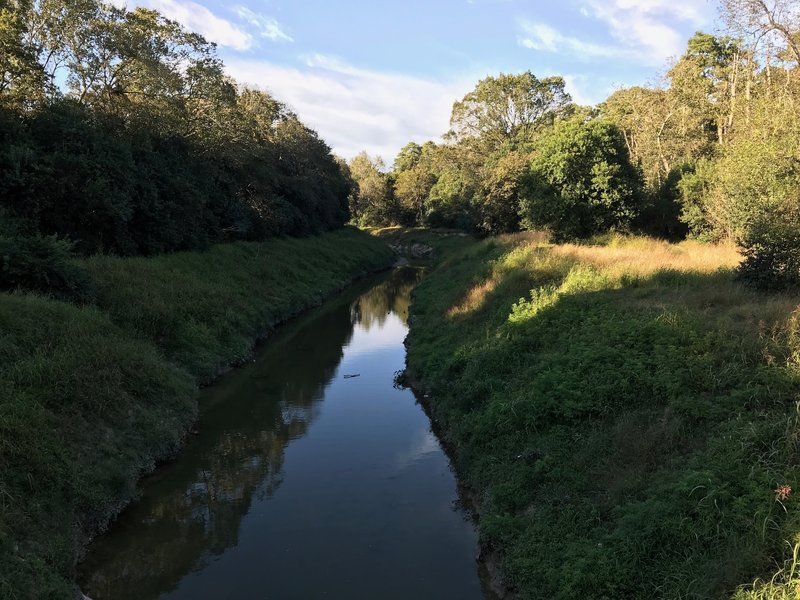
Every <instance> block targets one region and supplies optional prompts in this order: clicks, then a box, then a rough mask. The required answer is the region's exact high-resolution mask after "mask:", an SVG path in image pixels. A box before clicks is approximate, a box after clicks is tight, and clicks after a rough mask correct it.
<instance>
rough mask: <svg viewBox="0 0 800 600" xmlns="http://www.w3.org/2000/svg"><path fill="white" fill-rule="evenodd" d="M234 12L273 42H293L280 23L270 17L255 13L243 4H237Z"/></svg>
mask: <svg viewBox="0 0 800 600" xmlns="http://www.w3.org/2000/svg"><path fill="white" fill-rule="evenodd" d="M236 14H237V15H239V17H240V18H242V19H244V20H245V21H247V22H248V23H249V24H250V25H252V26H253V27H255V28H256V29H258V31H259V34H260V35H261V37H263V38H266V39H268V40H271V41H273V42H293V41H294V40H293V39H292V38H291V37H290V36H289V35H288V34H287V33H286V32H285V31H283V29H282V28H281V26H280V23H278V21H276V20H275V19H273V18H272V17H267V16H265V15H263V14H261V13H255V12H253V11H252V10H250V9H249V8H247V7H245V6H237V7H236Z"/></svg>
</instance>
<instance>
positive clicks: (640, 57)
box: [517, 0, 713, 66]
mask: <svg viewBox="0 0 800 600" xmlns="http://www.w3.org/2000/svg"><path fill="white" fill-rule="evenodd" d="M582 4H583V5H582V6H581V7H580V8H579V12H580V14H581V16H582V17H583V18H584V19H589V20H591V21H595V22H596V21H600V22H602V23H603V24H604V25H605V27H606V28H607V33H608V35H609V37H610V38H611V40H612V41H611V42H610V43H603V44H598V43H594V42H590V41H586V40H584V39H583V38H581V37H576V36H570V35H566V34H564V33H562V32H560V31H558V30H557V29H554V28H553V27H550V26H549V25H546V24H543V23H534V22H531V21H526V20H521V21H519V26H520V28H521V30H522V32H523V33H522V35H520V36H519V37H518V40H517V41H518V43H519V44H520V45H521V46H524V47H526V48H530V49H532V50H538V51H540V52H552V53H563V54H568V55H570V56H571V57H573V58H578V59H581V60H591V59H603V58H607V59H609V58H610V59H619V60H623V61H626V62H629V63H633V64H638V65H645V66H663V65H664V62H665V61H666V60H667V59H668V58H670V57H675V56H679V55H680V54H682V53H683V51H684V48H685V46H686V38H687V35H686V30H687V29H691V28H694V29H698V28H702V27H707V26H709V25H710V24H711V23H712V21H713V11H712V7H711V6H710V4H709V3H708V2H707V1H704V0H583V3H582ZM580 25H581V23H580V22H577V23H576V26H580ZM583 26H584V28H586V25H585V24H583ZM587 29H590V30H592V31H597V27H596V25H595V26H593V27H590V28H587Z"/></svg>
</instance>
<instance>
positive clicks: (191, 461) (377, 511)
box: [79, 267, 484, 600]
mask: <svg viewBox="0 0 800 600" xmlns="http://www.w3.org/2000/svg"><path fill="white" fill-rule="evenodd" d="M420 276H421V271H420V270H418V269H416V268H413V267H401V268H397V269H395V270H394V271H392V272H391V273H390V274H385V275H383V276H381V277H379V278H375V279H372V280H369V281H366V282H362V283H361V284H358V285H356V286H353V288H351V289H350V290H348V291H346V292H344V293H343V294H341V295H340V296H338V297H336V298H334V299H332V300H330V301H329V302H327V303H326V304H324V305H323V306H322V307H320V308H318V309H316V310H314V311H312V312H311V313H309V314H307V315H305V316H304V317H301V318H299V319H296V320H295V321H293V322H291V323H289V324H286V325H285V326H283V327H282V328H280V329H279V330H278V332H276V334H275V335H274V336H273V337H271V338H270V340H269V341H268V342H267V343H265V344H264V345H263V346H261V347H260V349H259V350H258V352H257V355H256V357H255V360H254V361H253V362H252V363H250V364H247V365H245V366H243V367H241V368H238V369H235V370H234V371H231V372H230V373H228V374H227V375H225V376H223V377H222V378H220V379H219V380H218V381H217V382H216V383H215V384H214V385H213V386H211V387H209V388H206V389H205V390H203V393H202V397H201V399H200V417H199V420H198V422H197V425H196V432H195V434H194V435H192V436H191V437H190V439H189V441H188V443H187V444H186V446H185V448H184V449H183V451H182V453H181V455H180V456H179V457H178V459H177V460H176V461H175V462H172V463H169V464H167V465H165V466H162V467H160V468H159V469H158V470H157V471H156V472H155V473H154V474H153V475H151V476H149V477H148V478H146V479H145V480H144V481H143V483H142V487H143V492H142V497H141V498H140V500H138V501H137V502H135V503H133V504H132V505H131V506H130V507H129V508H127V509H126V510H125V511H124V512H123V513H122V514H121V515H120V517H119V519H118V520H117V521H116V522H115V523H114V525H113V526H112V528H111V530H110V531H109V532H108V533H107V534H105V535H104V536H101V537H100V538H98V539H97V540H96V541H95V542H94V543H93V544H92V546H91V547H90V549H89V553H88V555H87V557H86V559H85V560H84V561H83V563H82V564H81V565H80V572H79V583H80V585H81V589H82V590H83V591H84V593H86V595H87V596H89V597H91V598H92V599H93V600H134V599H135V600H155V599H160V600H184V599H185V600H190V599H191V600H203V599H214V600H217V599H234V598H235V599H259V600H261V599H275V600H283V599H304V600H307V599H316V598H332V599H348V600H349V599H360V598H364V599H368V598H369V599H378V598H380V599H395V598H397V599H400V598H402V599H409V598H414V599H432V600H433V599H436V600H440V599H442V600H446V599H450V598H452V599H454V600H456V599H457V600H470V599H478V598H483V597H484V594H483V592H482V587H481V580H480V577H479V575H478V564H477V562H476V556H477V552H478V542H477V535H476V531H475V527H474V523H473V521H472V520H471V518H470V515H469V513H468V511H467V510H465V509H464V508H463V504H462V503H461V502H460V500H459V497H458V493H457V486H456V480H455V477H454V475H453V472H452V470H451V466H450V463H449V460H448V458H447V456H446V454H445V453H444V452H443V451H442V447H441V445H440V443H439V440H438V439H437V438H436V436H435V435H434V433H433V432H432V430H431V424H430V421H429V420H428V418H427V416H426V415H425V413H424V412H423V410H422V408H421V407H420V405H419V404H418V403H417V401H416V399H415V397H414V394H413V393H412V392H411V391H410V390H408V389H398V388H397V387H395V386H394V385H393V383H394V374H395V372H397V371H399V370H400V369H402V368H403V367H404V363H405V348H404V346H403V339H404V338H405V336H406V333H407V320H408V308H409V303H410V294H411V290H412V289H413V287H414V285H415V284H416V283H417V281H418V279H419V277H420Z"/></svg>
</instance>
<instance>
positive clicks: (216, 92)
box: [0, 0, 352, 255]
mask: <svg viewBox="0 0 800 600" xmlns="http://www.w3.org/2000/svg"><path fill="white" fill-rule="evenodd" d="M0 48H2V52H0V55H2V56H0V210H4V212H5V219H6V220H11V221H12V222H14V224H15V227H16V228H17V230H18V235H19V236H23V235H28V236H33V237H36V236H48V237H49V236H58V237H59V238H62V239H67V240H69V241H70V242H71V243H72V244H73V245H74V247H75V249H76V250H77V251H78V252H79V253H82V254H94V253H114V254H117V255H138V254H145V255H151V254H157V253H162V252H170V251H175V250H192V249H204V248H207V247H208V246H209V245H210V244H212V243H215V242H220V241H233V240H264V239H267V238H269V237H273V236H276V235H285V234H288V235H308V234H313V233H319V232H321V231H326V230H330V229H335V228H337V227H340V226H341V225H342V224H344V223H345V222H346V221H347V220H348V218H349V214H348V195H349V194H350V191H351V187H352V182H351V181H350V179H349V178H348V177H347V176H346V175H345V173H344V172H343V171H342V169H341V167H340V165H339V163H338V162H337V161H336V160H335V159H334V157H333V156H332V155H331V153H330V149H329V148H328V146H327V145H326V144H325V143H324V142H322V141H321V140H320V139H319V138H318V137H317V135H316V133H315V132H314V131H312V130H310V129H308V128H307V127H305V126H304V125H303V124H302V123H301V122H300V121H299V120H298V119H297V117H296V116H295V115H294V114H293V113H292V112H291V111H290V110H289V109H288V108H287V107H286V106H285V105H283V104H282V103H280V102H279V101H277V100H275V99H274V98H272V97H271V96H270V95H269V94H267V93H265V92H261V91H257V90H254V89H245V88H241V87H238V86H237V85H236V83H235V82H234V81H232V80H230V79H229V78H228V77H227V76H226V75H225V74H224V71H223V64H222V62H221V60H220V59H219V58H218V56H217V54H216V48H215V46H214V45H213V44H211V43H209V42H207V41H206V40H205V39H203V38H202V37H201V36H199V35H197V34H195V33H191V32H188V31H186V30H185V29H184V28H183V27H182V26H180V25H179V24H177V23H175V22H173V21H170V20H168V19H166V18H164V17H163V16H161V15H160V14H159V13H157V12H155V11H152V10H147V9H143V8H136V9H133V10H126V9H124V8H116V7H115V6H113V5H111V4H109V3H101V2H99V1H98V0H80V1H78V2H74V1H70V2H67V1H64V0H50V1H42V2H31V1H30V0H0ZM62 82H65V83H64V84H63V85H60V87H59V85H57V84H62Z"/></svg>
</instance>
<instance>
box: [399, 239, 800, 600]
mask: <svg viewBox="0 0 800 600" xmlns="http://www.w3.org/2000/svg"><path fill="white" fill-rule="evenodd" d="M398 235H399V233H398V232H395V233H390V237H392V236H394V237H397V236H398ZM420 240H421V238H420ZM430 243H431V245H433V246H434V247H436V242H435V240H433V241H431V242H430ZM738 260H739V258H738V255H737V254H736V252H735V251H734V250H733V249H731V248H726V247H716V246H707V245H701V244H696V243H689V242H686V243H682V244H679V245H668V244H666V243H662V242H657V241H653V240H647V239H639V238H635V239H624V238H612V239H611V240H610V241H607V242H606V243H604V244H602V245H595V246H570V245H562V246H552V245H549V244H546V243H544V242H542V241H541V240H537V239H536V238H535V237H531V235H530V234H528V236H527V237H523V236H504V237H501V238H495V239H488V240H484V241H480V242H466V241H462V242H461V246H460V247H451V248H450V249H449V250H447V251H445V252H443V253H442V255H441V257H440V259H439V263H438V266H437V267H436V268H434V269H433V270H432V271H431V273H430V274H429V275H428V276H427V277H426V278H425V279H424V280H423V282H422V283H421V284H420V286H419V287H418V288H417V290H416V292H415V296H414V304H413V306H412V311H411V312H412V321H411V322H412V326H411V332H410V335H409V338H408V340H407V345H408V348H409V355H408V371H409V376H410V378H412V379H413V380H414V381H416V382H419V384H420V385H421V387H422V389H423V390H424V392H425V394H426V395H427V397H428V401H429V402H430V409H431V411H432V413H433V415H434V417H435V418H436V419H437V421H438V422H439V424H440V425H441V426H442V428H443V430H444V432H445V434H446V436H447V438H448V441H449V444H450V446H451V447H452V448H453V450H454V454H455V456H454V458H455V465H456V468H457V470H458V472H459V474H460V475H461V477H462V478H463V479H464V480H465V481H466V483H467V484H468V485H469V486H471V487H472V489H473V490H474V492H475V497H476V499H477V501H478V504H479V510H480V516H481V520H480V531H481V539H482V544H483V545H484V547H485V548H486V549H487V551H490V552H491V553H492V554H493V555H496V556H499V560H500V565H501V570H502V573H503V576H504V579H505V584H506V586H507V587H508V588H509V589H510V590H514V591H516V592H517V593H518V594H519V595H520V596H522V597H525V598H563V599H567V598H609V599H610V598H675V597H681V598H724V597H730V595H731V594H735V593H737V587H738V586H739V585H740V584H746V583H748V582H751V581H753V579H754V578H756V577H758V576H766V577H767V578H769V576H771V575H772V573H774V570H775V565H776V563H781V562H782V561H783V560H784V559H785V558H787V551H788V550H790V549H791V543H794V542H796V541H797V539H796V537H797V535H798V532H800V516H798V515H800V502H798V500H800V498H799V497H800V493H798V492H797V491H792V490H791V489H790V488H791V487H795V488H796V487H798V483H800V481H799V478H800V424H799V423H798V410H797V397H798V391H800V342H798V340H800V337H799V334H800V331H799V330H800V327H799V326H798V312H797V306H798V300H800V299H799V298H797V297H793V296H782V295H764V294H759V293H756V292H753V291H751V290H749V289H747V288H745V287H743V286H742V285H740V284H739V283H737V282H736V281H735V278H734V274H733V267H734V266H735V264H736V263H737V262H738ZM784 486H788V487H784ZM787 541H788V542H790V544H788V545H787ZM788 557H791V553H789V554H788ZM796 583H797V582H796V581H795V582H794V583H793V584H792V585H796ZM765 589H766V586H763V585H757V586H755V590H753V589H745V588H741V589H739V590H738V594H739V595H741V596H742V597H745V596H747V597H748V598H749V597H753V598H755V597H758V598H761V597H765V598H766V597H779V596H772V595H770V594H768V593H767V592H764V590H765ZM786 589H788V588H786ZM778 592H780V589H779V590H778Z"/></svg>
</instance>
